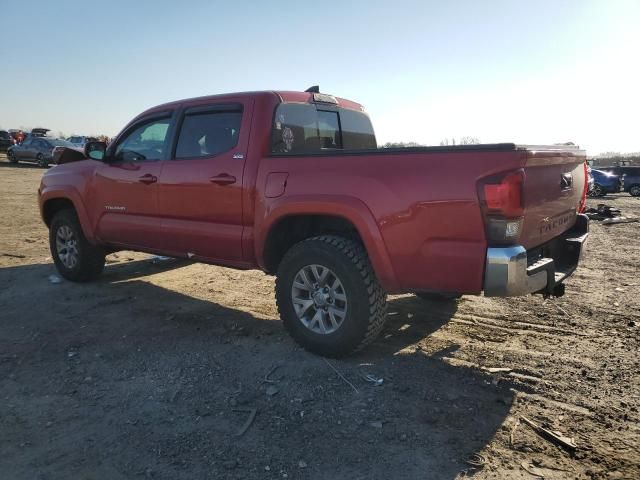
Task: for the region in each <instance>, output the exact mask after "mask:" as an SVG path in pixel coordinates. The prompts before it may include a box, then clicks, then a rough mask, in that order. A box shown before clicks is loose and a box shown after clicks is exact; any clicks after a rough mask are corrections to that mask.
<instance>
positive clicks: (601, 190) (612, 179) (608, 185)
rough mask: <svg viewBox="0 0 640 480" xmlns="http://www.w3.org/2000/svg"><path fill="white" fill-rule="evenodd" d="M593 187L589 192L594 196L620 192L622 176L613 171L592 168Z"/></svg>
mask: <svg viewBox="0 0 640 480" xmlns="http://www.w3.org/2000/svg"><path fill="white" fill-rule="evenodd" d="M591 175H592V176H593V187H592V188H591V191H590V192H589V195H590V196H592V197H604V196H605V195H606V194H607V193H618V192H619V191H620V190H621V188H622V187H621V185H620V177H619V176H618V175H615V174H613V173H607V172H603V171H602V170H595V169H591Z"/></svg>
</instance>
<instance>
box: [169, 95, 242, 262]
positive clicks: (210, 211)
mask: <svg viewBox="0 0 640 480" xmlns="http://www.w3.org/2000/svg"><path fill="white" fill-rule="evenodd" d="M252 105H253V103H252V102H251V101H247V100H245V99H242V100H240V101H238V102H232V101H226V102H225V103H224V104H207V105H199V106H195V107H190V108H187V109H186V110H185V111H184V112H183V114H182V120H181V122H179V125H180V127H179V131H178V132H177V138H176V141H175V145H174V149H173V150H174V151H173V154H172V156H171V159H170V160H167V161H166V162H164V166H163V169H162V173H161V175H160V182H159V188H158V209H159V211H160V212H161V213H162V217H163V220H162V227H163V231H164V234H163V237H164V238H165V240H166V243H165V245H164V246H163V248H164V250H166V251H168V252H171V253H172V254H174V255H180V256H188V257H195V258H198V259H202V260H209V261H212V262H214V263H225V264H233V263H236V262H241V261H242V258H243V255H242V229H243V225H242V175H243V170H244V164H245V156H246V152H247V143H248V139H249V128H250V120H251V113H252Z"/></svg>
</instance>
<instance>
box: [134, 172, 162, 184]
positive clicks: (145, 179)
mask: <svg viewBox="0 0 640 480" xmlns="http://www.w3.org/2000/svg"><path fill="white" fill-rule="evenodd" d="M138 181H139V182H140V183H144V184H145V185H151V184H152V183H156V182H157V181H158V177H156V176H155V175H151V174H150V173H147V174H145V175H142V176H141V177H139V178H138Z"/></svg>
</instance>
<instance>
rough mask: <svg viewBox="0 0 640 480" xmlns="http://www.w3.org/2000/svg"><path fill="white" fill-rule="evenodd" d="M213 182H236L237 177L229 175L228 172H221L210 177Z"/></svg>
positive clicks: (221, 183)
mask: <svg viewBox="0 0 640 480" xmlns="http://www.w3.org/2000/svg"><path fill="white" fill-rule="evenodd" d="M209 181H210V182H211V183H217V184H218V185H231V184H232V183H236V177H234V176H233V175H229V174H228V173H221V174H220V175H216V176H214V177H211V178H210V179H209Z"/></svg>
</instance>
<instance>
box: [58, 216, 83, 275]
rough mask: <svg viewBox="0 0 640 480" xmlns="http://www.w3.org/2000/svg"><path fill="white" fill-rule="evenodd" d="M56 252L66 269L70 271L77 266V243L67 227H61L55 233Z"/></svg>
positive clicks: (78, 255)
mask: <svg viewBox="0 0 640 480" xmlns="http://www.w3.org/2000/svg"><path fill="white" fill-rule="evenodd" d="M56 251H57V253H58V258H59V259H60V261H61V262H62V264H63V265H64V266H65V267H66V268H68V269H70V270H71V269H73V268H74V267H75V266H76V265H77V264H78V259H79V258H80V253H79V252H78V241H77V239H76V237H75V235H74V233H73V230H71V227H69V226H68V225H62V226H61V227H60V228H58V231H57V232H56Z"/></svg>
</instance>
